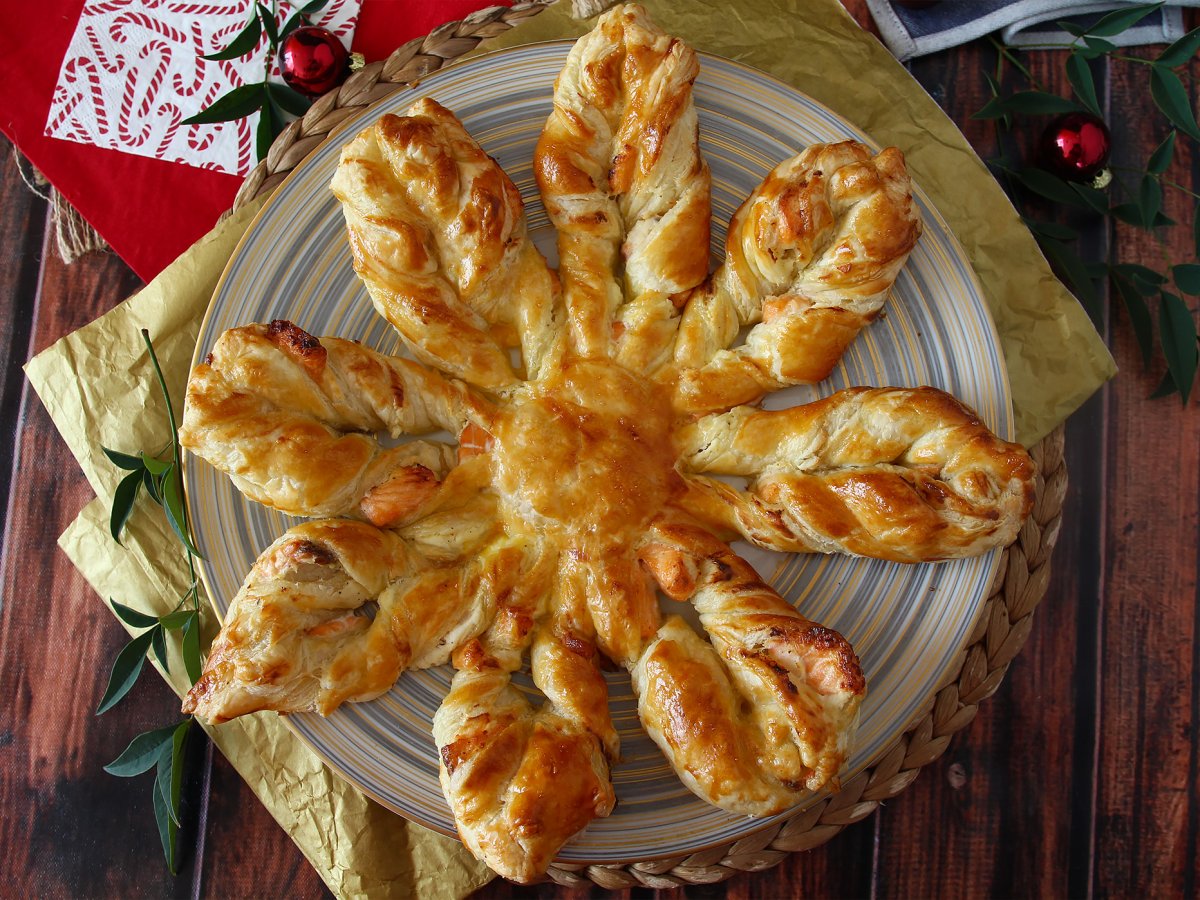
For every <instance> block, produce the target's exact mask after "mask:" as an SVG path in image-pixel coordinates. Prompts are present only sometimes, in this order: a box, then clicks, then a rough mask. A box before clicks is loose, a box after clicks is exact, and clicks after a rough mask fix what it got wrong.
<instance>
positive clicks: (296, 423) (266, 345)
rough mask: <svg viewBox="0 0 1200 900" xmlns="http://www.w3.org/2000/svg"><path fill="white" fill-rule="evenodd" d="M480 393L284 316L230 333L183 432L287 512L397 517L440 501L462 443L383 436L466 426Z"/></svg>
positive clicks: (196, 389)
mask: <svg viewBox="0 0 1200 900" xmlns="http://www.w3.org/2000/svg"><path fill="white" fill-rule="evenodd" d="M480 402H481V401H479V400H478V399H476V398H473V397H472V396H471V395H470V394H468V393H467V392H466V391H464V390H463V389H462V387H461V386H456V385H455V384H453V383H451V382H449V381H447V380H446V379H444V378H442V377H441V376H440V375H438V374H437V373H436V372H431V371H429V370H427V369H425V368H424V367H422V366H419V365H416V364H414V363H413V362H412V361H410V360H404V359H395V358H392V357H387V356H384V355H382V354H380V353H377V352H375V351H374V350H370V349H368V348H366V347H363V346H362V345H361V344H357V343H355V342H353V341H346V340H342V339H340V338H325V339H324V340H323V341H322V340H320V339H318V338H315V337H313V336H312V335H310V334H308V333H307V332H305V331H304V330H302V329H301V328H298V327H297V326H295V325H293V324H292V323H290V322H285V321H282V320H279V321H275V322H272V323H271V324H270V325H248V326H245V327H242V328H233V329H230V330H229V331H226V332H225V333H224V334H222V335H221V337H220V338H219V339H218V340H217V343H216V346H214V347H213V350H212V352H211V353H209V355H208V356H207V358H206V359H205V361H204V362H203V363H201V364H200V365H199V366H197V367H196V369H195V370H194V371H193V372H192V375H191V378H190V379H189V381H188V389H187V398H186V401H185V404H184V413H183V425H182V427H181V428H180V430H179V441H180V444H181V445H182V446H183V447H184V448H186V449H187V450H189V451H191V452H192V453H195V454H196V455H197V456H199V457H201V458H202V459H204V460H206V461H207V462H209V463H211V464H212V465H213V466H215V467H216V468H218V469H220V470H221V471H223V472H226V473H227V474H228V475H229V476H230V477H231V478H232V479H233V481H234V483H235V484H236V485H237V486H238V488H239V490H241V491H242V493H244V494H246V496H248V497H251V498H252V499H254V500H257V501H258V502H260V503H263V504H264V505H266V506H271V507H274V508H275V509H278V510H280V511H281V512H284V513H288V514H289V515H295V516H312V517H325V516H338V515H342V516H354V517H357V518H364V519H367V520H368V521H370V522H372V523H373V524H375V525H379V526H386V525H395V524H400V523H402V522H403V521H404V520H405V519H406V518H408V517H409V516H411V514H412V513H413V512H414V511H416V510H418V509H420V508H421V507H422V506H423V505H424V504H425V503H427V502H428V501H429V500H430V498H431V497H432V496H433V494H434V493H435V492H436V491H437V489H438V486H439V484H440V481H441V479H442V477H443V476H444V475H445V474H446V472H447V470H448V469H449V468H450V466H451V465H452V464H453V461H454V451H453V449H452V448H451V447H449V446H448V445H446V444H441V443H436V442H432V441H412V442H409V443H405V444H400V445H399V446H395V447H384V446H383V445H382V444H381V443H380V442H379V440H378V439H377V438H376V437H374V434H375V433H379V432H382V433H386V434H389V435H390V436H392V437H396V438H398V437H401V436H403V435H408V434H422V433H428V432H431V431H436V430H438V429H446V430H448V431H450V432H452V433H454V434H458V433H459V432H460V431H462V429H463V428H464V427H465V426H466V425H467V423H468V422H469V421H470V419H471V417H472V416H473V415H474V416H478V415H480V414H481V413H480V412H479V410H480Z"/></svg>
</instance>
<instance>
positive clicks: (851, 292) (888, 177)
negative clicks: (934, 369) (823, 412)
mask: <svg viewBox="0 0 1200 900" xmlns="http://www.w3.org/2000/svg"><path fill="white" fill-rule="evenodd" d="M920 234H921V217H920V212H919V211H918V209H917V206H916V204H915V203H914V202H913V198H912V184H911V182H910V181H909V177H908V172H907V170H906V169H905V165H904V157H903V155H902V154H901V153H900V151H899V150H897V149H895V148H894V147H892V148H888V149H887V150H884V151H883V152H881V153H879V154H878V155H872V153H871V151H870V150H869V149H867V147H865V146H864V145H862V144H860V143H857V142H855V141H843V142H842V143H838V144H815V145H813V146H812V147H809V148H808V149H806V150H805V151H804V152H803V153H800V154H799V155H798V156H795V157H793V158H792V159H788V160H785V161H784V162H782V163H780V164H779V165H778V166H776V167H775V168H774V169H773V170H772V171H771V173H770V174H769V175H767V177H766V178H765V179H764V180H763V182H762V184H760V185H759V186H758V187H757V188H756V189H755V191H754V193H753V194H751V195H750V197H749V199H747V200H746V202H745V203H743V204H742V206H741V207H740V208H739V209H738V211H737V212H736V213H734V216H733V220H732V221H731V222H730V223H729V232H728V236H727V237H726V239H725V261H724V262H723V263H722V264H721V266H720V268H718V269H717V271H716V272H715V273H713V275H712V277H711V278H709V280H708V281H706V282H705V284H704V285H703V287H701V288H699V289H698V290H696V291H694V292H693V293H692V295H691V297H690V298H689V299H688V302H687V306H686V307H685V309H684V312H683V321H682V324H681V326H680V330H679V337H678V341H677V343H676V347H675V359H674V363H675V366H676V367H677V368H678V370H679V376H678V377H679V381H678V385H677V398H676V402H677V404H678V405H679V407H680V408H681V409H683V410H686V411H688V412H692V413H703V412H712V411H717V410H725V409H729V408H730V407H733V406H736V405H738V404H740V403H753V402H754V401H756V400H758V399H759V398H760V397H762V396H763V395H764V394H766V393H768V392H770V391H774V390H778V389H779V388H782V387H786V386H788V385H792V384H802V383H812V382H817V381H821V380H822V379H824V378H825V377H827V376H828V375H829V373H830V372H831V371H833V367H834V365H836V364H837V361H838V360H839V359H841V357H842V353H843V352H844V351H845V350H846V348H847V347H848V346H849V345H850V342H851V341H853V340H854V337H855V336H856V335H857V334H858V332H859V331H860V330H861V329H862V328H863V327H864V326H865V325H866V324H867V323H869V322H870V321H871V320H873V319H874V318H875V317H876V316H877V315H878V314H879V311H880V310H881V309H882V307H883V304H884V301H885V300H886V299H887V295H888V292H889V291H890V290H891V287H892V283H893V282H894V281H895V280H896V276H897V275H898V274H899V272H900V270H901V269H902V268H903V267H904V263H905V262H906V261H907V260H908V254H909V252H910V251H911V250H912V248H913V247H914V246H915V245H916V242H917V238H918V237H919V236H920ZM748 325H752V326H754V327H752V328H751V329H750V331H749V333H748V334H747V335H746V339H745V341H744V343H743V344H742V345H741V346H739V347H736V348H734V349H729V346H730V344H731V343H732V342H733V340H734V338H735V337H736V336H737V334H738V331H739V329H741V328H744V327H745V326H748Z"/></svg>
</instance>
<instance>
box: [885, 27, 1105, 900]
mask: <svg viewBox="0 0 1200 900" xmlns="http://www.w3.org/2000/svg"><path fill="white" fill-rule="evenodd" d="M1064 58H1065V55H1064V54H1062V53H1038V54H1034V55H1033V56H1032V58H1031V59H1030V60H1029V64H1030V65H1031V67H1032V72H1033V74H1034V76H1035V77H1036V78H1038V80H1039V81H1041V82H1042V84H1043V85H1044V87H1045V88H1046V89H1048V90H1051V91H1055V92H1065V91H1066V88H1067V83H1066V78H1065V75H1064V74H1063V70H1062V65H1063V62H1064ZM995 60H996V53H995V51H994V50H992V49H991V48H990V47H989V46H988V44H986V43H985V42H976V43H974V44H972V45H969V46H968V47H964V48H960V49H958V50H956V51H955V52H954V53H953V54H949V55H947V54H940V55H938V56H935V57H931V58H927V59H923V60H917V61H915V62H914V64H913V66H912V70H913V73H914V74H915V75H916V76H917V77H918V78H919V79H920V80H921V81H922V84H923V85H924V86H925V87H926V89H927V90H929V92H930V93H931V95H932V96H933V97H934V98H935V99H937V100H938V102H939V103H940V104H941V105H942V106H943V108H944V109H946V110H947V111H948V112H950V114H951V115H952V117H953V118H954V120H955V121H956V122H958V123H959V124H960V125H961V126H962V128H963V131H964V134H965V135H966V137H967V138H968V140H970V141H971V143H972V144H973V146H974V147H975V148H976V150H977V151H978V152H979V153H980V154H981V155H982V156H984V157H987V156H991V155H995V154H996V153H997V152H998V151H999V150H1000V149H1002V148H1003V149H1004V150H1005V151H1007V152H1008V153H1010V154H1016V155H1018V156H1019V155H1020V154H1022V152H1024V154H1025V155H1026V158H1027V159H1028V150H1027V149H1025V148H1029V147H1032V146H1036V138H1037V133H1038V130H1040V128H1041V127H1042V125H1043V123H1044V121H1045V120H1042V121H1033V122H1029V123H1027V124H1025V125H1023V127H1021V128H1019V129H1017V131H1016V132H1015V133H1014V134H1012V135H1011V136H1008V137H1007V138H1006V139H1005V140H1004V141H1003V142H1001V141H1000V140H999V139H998V136H997V133H996V131H995V126H994V124H992V123H985V122H981V121H977V120H971V119H970V118H969V116H970V114H971V113H972V112H973V111H974V110H977V109H979V108H980V107H981V106H982V105H983V103H984V102H985V101H986V99H987V97H988V92H987V86H986V84H985V82H984V80H983V77H982V73H983V72H984V71H987V72H988V73H989V74H991V73H993V72H994V71H995ZM1006 71H1007V77H1006V78H1005V83H1006V85H1007V86H1010V87H1012V86H1020V85H1023V81H1022V80H1021V79H1019V78H1017V77H1015V73H1013V72H1012V69H1011V67H1007V69H1006ZM1101 83H1102V80H1101ZM1035 206H1036V204H1035ZM1039 211H1040V212H1041V213H1043V214H1047V215H1048V216H1049V217H1052V218H1055V219H1057V220H1060V221H1061V220H1063V218H1064V216H1065V214H1064V213H1063V211H1061V210H1053V209H1050V208H1049V207H1048V206H1042V207H1041V209H1040V210H1039ZM1073 224H1076V225H1080V224H1081V223H1079V222H1075V223H1073ZM1084 230H1085V232H1087V237H1086V239H1085V244H1084V247H1085V251H1086V252H1087V255H1088V256H1089V258H1093V259H1098V258H1101V257H1102V255H1103V253H1104V249H1105V247H1104V240H1103V233H1102V231H1101V230H1100V228H1099V226H1098V224H1097V223H1094V222H1093V223H1092V224H1091V225H1090V227H1087V226H1086V224H1085V229H1084ZM1102 420H1103V401H1102V400H1101V399H1100V398H1096V399H1095V400H1093V402H1091V403H1090V404H1089V405H1088V406H1087V407H1086V408H1085V409H1084V410H1083V411H1081V413H1079V414H1078V415H1077V417H1076V419H1075V422H1074V427H1073V428H1072V431H1073V433H1074V435H1075V440H1073V441H1072V442H1071V443H1069V444H1068V449H1069V450H1070V451H1071V453H1070V457H1069V461H1068V466H1069V472H1070V475H1071V479H1072V484H1073V489H1072V491H1071V493H1070V494H1069V496H1068V499H1067V503H1066V507H1065V509H1064V521H1067V522H1070V523H1072V527H1070V528H1069V529H1066V530H1065V531H1064V534H1063V536H1062V538H1061V539H1060V544H1059V548H1058V551H1057V555H1056V560H1055V565H1054V569H1053V572H1054V575H1053V578H1052V582H1051V585H1050V588H1049V590H1048V592H1047V600H1046V601H1045V603H1044V604H1043V605H1042V607H1041V608H1040V609H1039V610H1038V613H1037V615H1036V622H1035V625H1034V631H1033V634H1032V637H1031V639H1030V641H1029V644H1028V645H1027V646H1026V648H1025V650H1024V651H1023V653H1022V654H1021V655H1020V656H1019V657H1018V658H1017V660H1016V661H1015V662H1014V664H1013V665H1012V667H1011V668H1010V671H1009V673H1008V676H1007V679H1006V681H1005V683H1004V685H1002V687H1001V688H1000V690H999V692H998V693H997V694H996V695H995V696H993V697H992V698H991V699H990V700H988V701H987V703H986V704H985V705H984V706H983V707H982V709H981V711H980V714H979V716H978V718H977V719H976V721H975V722H973V723H972V725H971V726H970V727H969V728H968V730H967V731H966V732H965V733H962V734H960V735H959V736H957V737H956V738H955V739H954V741H953V743H952V744H951V747H950V749H949V752H947V753H946V754H945V756H944V757H943V758H942V759H940V760H938V761H937V762H936V763H935V764H933V765H931V766H929V767H928V769H927V770H926V771H925V772H922V774H921V777H920V778H919V779H918V781H917V782H916V784H915V785H914V786H913V788H911V789H910V790H909V791H908V792H906V794H905V795H903V796H902V797H900V798H898V799H897V800H896V801H894V802H893V803H891V804H889V805H888V806H887V808H886V809H884V810H882V811H881V812H880V813H879V814H878V816H879V819H880V826H879V827H880V844H881V851H880V862H879V867H878V878H879V884H880V891H879V893H880V894H881V895H883V896H895V897H907V896H978V895H980V894H991V895H997V896H1026V895H1031V894H1049V895H1052V896H1053V895H1071V896H1078V895H1079V893H1078V892H1077V890H1076V883H1075V882H1074V881H1073V880H1072V877H1071V875H1072V869H1071V867H1069V866H1068V865H1067V860H1068V859H1070V858H1072V850H1073V849H1077V850H1078V852H1079V853H1081V854H1082V856H1083V858H1084V859H1089V858H1090V830H1089V829H1088V827H1087V824H1086V823H1087V821H1088V820H1089V817H1090V802H1089V801H1088V798H1090V792H1091V765H1090V762H1091V748H1092V739H1093V734H1094V730H1095V722H1094V716H1093V713H1094V702H1092V703H1090V704H1089V703H1088V702H1083V703H1073V702H1072V700H1073V698H1076V697H1078V696H1079V695H1080V694H1083V693H1086V692H1085V691H1080V690H1079V688H1078V684H1080V683H1081V682H1082V683H1083V684H1084V685H1087V684H1088V683H1090V680H1092V679H1094V673H1095V665H1096V663H1095V658H1094V652H1090V649H1089V648H1091V647H1092V645H1093V644H1094V635H1095V627H1096V626H1095V616H1094V614H1091V613H1090V612H1089V610H1092V609H1094V601H1092V599H1091V598H1093V597H1094V596H1095V593H1096V590H1097V577H1098V574H1097V573H1098V570H1099V565H1098V562H1099V552H1100V549H1099V548H1100V527H1099V524H1098V523H1099V517H1098V515H1097V513H1098V510H1099V504H1100V501H1101V498H1102V496H1103V492H1102V486H1103V470H1102V467H1101V465H1100V460H1099V457H1097V455H1096V454H1095V452H1094V450H1093V449H1092V448H1091V447H1090V446H1089V445H1090V444H1091V441H1090V440H1088V436H1089V435H1092V434H1096V433H1098V432H1099V429H1100V427H1101V422H1102ZM1080 563H1082V565H1080ZM1080 776H1082V777H1080ZM1081 796H1082V798H1083V799H1084V802H1083V803H1082V805H1081V804H1080V803H1079V800H1080V798H1081ZM1080 825H1081V826H1082V830H1077V826H1080ZM1035 836H1036V837H1035ZM1018 847H1019V848H1020V852H1015V848H1018Z"/></svg>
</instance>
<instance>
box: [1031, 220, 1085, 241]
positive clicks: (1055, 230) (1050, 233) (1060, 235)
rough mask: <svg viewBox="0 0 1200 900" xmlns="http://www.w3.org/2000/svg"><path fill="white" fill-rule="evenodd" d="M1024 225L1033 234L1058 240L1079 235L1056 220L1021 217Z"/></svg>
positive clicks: (1069, 239)
mask: <svg viewBox="0 0 1200 900" xmlns="http://www.w3.org/2000/svg"><path fill="white" fill-rule="evenodd" d="M1022 221H1024V222H1025V224H1026V226H1028V228H1029V230H1030V231H1032V232H1033V233H1034V234H1042V235H1045V236H1046V237H1050V238H1054V239H1055V240H1059V241H1073V240H1076V239H1077V238H1078V237H1079V232H1078V231H1076V230H1075V229H1074V228H1068V227H1067V226H1066V225H1059V224H1058V223H1057V222H1037V221H1035V220H1033V219H1023V220H1022Z"/></svg>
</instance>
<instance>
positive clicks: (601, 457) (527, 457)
mask: <svg viewBox="0 0 1200 900" xmlns="http://www.w3.org/2000/svg"><path fill="white" fill-rule="evenodd" d="M671 420H672V415H671V406H670V402H669V400H668V398H667V397H665V396H663V392H662V391H660V390H659V389H657V386H656V385H654V384H653V383H651V382H648V381H647V380H646V379H645V378H638V377H637V376H635V375H634V374H633V373H631V372H629V371H628V370H626V369H625V368H624V367H622V366H620V365H618V364H616V363H614V362H611V361H608V360H581V359H575V360H571V361H568V362H566V363H564V364H563V365H562V366H561V367H560V368H558V369H557V370H556V371H555V372H554V373H553V375H552V377H550V378H548V379H545V380H543V381H538V382H530V383H527V384H525V385H523V386H522V387H521V388H519V389H518V390H517V391H516V392H515V393H514V395H513V397H512V399H511V401H510V402H509V403H507V404H505V406H504V407H502V409H501V411H500V412H499V413H498V414H497V416H496V419H495V425H494V430H493V432H492V433H493V435H494V437H495V441H496V446H495V447H494V448H493V451H492V457H493V465H494V484H495V487H496V489H497V491H498V492H499V494H500V496H501V498H502V510H503V514H504V516H505V518H506V524H507V526H508V528H509V529H514V528H515V529H518V530H525V529H533V530H535V531H543V532H545V533H547V534H549V535H555V536H558V537H561V538H563V539H566V540H567V541H569V542H571V543H575V544H577V545H578V544H585V543H586V544H595V543H599V544H602V545H606V546H628V544H629V541H630V539H631V538H634V537H636V536H639V535H641V534H643V533H644V532H645V530H646V526H647V525H648V524H649V522H650V520H651V519H653V518H654V516H656V515H657V514H658V513H659V512H661V511H662V509H663V508H664V506H666V505H667V503H668V501H669V500H670V499H671V497H672V496H673V495H675V494H676V493H678V492H679V491H680V490H681V489H682V482H681V481H680V479H679V476H678V475H677V473H676V471H675V468H674V464H675V460H676V457H677V456H678V453H677V451H676V448H675V445H674V442H673V441H672V438H671Z"/></svg>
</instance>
